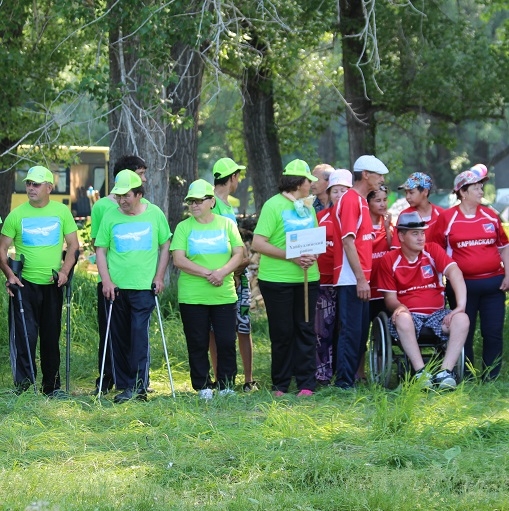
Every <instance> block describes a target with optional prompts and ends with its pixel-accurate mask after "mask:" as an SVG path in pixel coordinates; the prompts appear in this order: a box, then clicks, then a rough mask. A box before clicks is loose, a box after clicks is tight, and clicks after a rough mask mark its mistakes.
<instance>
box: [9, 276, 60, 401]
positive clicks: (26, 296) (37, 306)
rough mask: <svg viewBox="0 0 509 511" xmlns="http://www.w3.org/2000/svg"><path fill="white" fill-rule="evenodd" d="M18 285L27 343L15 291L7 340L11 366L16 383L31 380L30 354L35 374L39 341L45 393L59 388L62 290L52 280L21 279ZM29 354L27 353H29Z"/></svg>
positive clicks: (10, 306) (24, 384) (19, 384)
mask: <svg viewBox="0 0 509 511" xmlns="http://www.w3.org/2000/svg"><path fill="white" fill-rule="evenodd" d="M22 283H23V286H24V287H22V288H20V290H21V297H22V301H23V309H24V318H25V324H26V328H27V335H28V344H29V349H30V351H29V350H28V349H27V342H26V338H25V333H24V329H23V320H22V316H21V310H20V303H19V299H18V297H17V295H16V293H15V296H14V298H11V300H10V303H9V318H10V321H9V342H10V354H11V367H12V374H13V377H14V384H15V385H16V386H26V383H27V382H32V383H34V382H33V381H32V377H31V374H30V356H31V358H32V363H33V368H34V373H35V375H37V367H36V363H35V362H36V360H35V354H36V346H37V338H39V341H40V348H39V351H40V357H41V373H42V391H43V392H44V393H45V394H48V393H50V392H52V391H53V390H56V389H59V388H60V345H59V342H60V333H61V328H62V305H63V290H62V288H59V287H57V286H56V285H55V284H47V285H42V284H34V283H32V282H28V281H27V280H25V279H23V280H22ZM29 354H30V355H29Z"/></svg>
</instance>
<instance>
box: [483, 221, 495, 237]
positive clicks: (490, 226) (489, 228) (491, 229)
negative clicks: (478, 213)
mask: <svg viewBox="0 0 509 511" xmlns="http://www.w3.org/2000/svg"><path fill="white" fill-rule="evenodd" d="M482 227H483V229H484V232H486V233H488V234H492V233H494V232H495V225H494V224H492V223H491V222H490V223H489V224H483V226H482Z"/></svg>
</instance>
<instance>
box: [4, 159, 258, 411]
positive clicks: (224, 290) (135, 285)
mask: <svg viewBox="0 0 509 511" xmlns="http://www.w3.org/2000/svg"><path fill="white" fill-rule="evenodd" d="M244 168H245V167H244V166H242V165H237V164H236V163H235V162H234V161H233V160H231V159H230V158H221V159H220V160H218V161H217V162H216V164H215V165H214V169H213V173H214V181H215V187H214V186H213V185H212V184H210V183H208V182H207V181H205V180H203V179H199V180H197V181H194V182H193V183H191V184H190V186H189V189H188V193H187V195H186V197H185V202H186V204H187V205H188V207H189V217H188V218H187V219H185V220H183V221H182V222H180V223H179V224H178V225H177V226H176V229H175V234H174V235H172V233H171V231H170V227H169V225H168V221H167V219H166V217H165V215H164V213H163V212H162V211H161V210H160V208H158V207H157V206H155V205H154V204H151V203H150V202H149V201H148V200H146V199H145V198H144V194H145V189H144V183H146V181H147V178H146V172H147V165H146V164H145V162H144V160H143V159H142V158H140V157H138V156H131V155H129V156H124V157H122V158H120V159H119V160H118V161H117V162H116V163H115V166H114V169H113V174H114V177H115V184H114V187H113V189H112V190H111V193H110V194H109V195H108V196H107V197H104V198H102V199H100V200H98V201H97V202H96V203H95V204H94V207H93V209H92V215H91V223H92V226H91V237H92V241H93V245H94V247H95V250H96V256H97V267H98V271H99V279H98V280H99V281H98V285H97V315H98V326H99V350H98V369H99V376H98V378H97V380H96V389H95V392H94V394H95V395H99V394H104V393H107V392H109V391H110V390H111V389H112V388H113V386H115V387H116V389H117V390H119V391H121V392H120V393H118V394H117V395H116V396H115V398H114V401H115V402H117V403H122V402H126V401H129V400H132V399H135V400H146V399H147V393H148V392H149V391H150V387H149V383H150V378H149V366H150V348H149V321H150V316H151V314H152V311H153V310H154V308H155V298H156V295H158V294H160V293H161V291H162V290H163V289H164V276H165V272H166V268H167V266H168V263H169V260H170V253H172V254H173V260H174V264H175V266H176V267H177V268H179V269H180V270H181V271H180V276H179V282H178V294H179V298H178V299H179V308H180V314H181V318H182V323H183V328H184V333H185V336H186V342H187V348H188V354H189V365H190V373H191V383H192V386H193V388H194V389H195V390H196V391H198V394H199V396H200V397H201V398H204V399H210V398H211V397H212V396H213V392H214V389H217V391H218V392H219V394H228V393H231V392H233V391H234V390H233V389H234V385H235V377H236V373H237V364H236V348H235V340H236V336H237V335H236V331H237V330H238V333H239V345H240V351H241V355H242V360H243V364H244V373H245V382H244V385H243V390H244V391H251V390H254V389H256V388H258V383H257V382H256V381H254V380H253V376H252V338H251V325H250V318H249V305H250V291H249V284H248V275H247V271H248V270H247V265H248V262H249V259H248V257H247V253H246V248H245V245H244V243H243V241H242V238H241V236H240V232H239V229H238V227H237V224H236V218H235V215H234V213H233V209H232V208H231V206H230V204H229V203H228V196H229V194H230V193H233V192H234V191H235V189H236V187H237V186H238V178H239V174H240V172H241V170H242V169H244ZM53 179H54V177H53V173H52V172H51V171H50V170H49V169H47V168H45V167H42V166H36V167H32V168H31V169H29V171H28V173H27V177H26V179H25V183H26V188H27V195H28V202H26V203H25V204H23V205H22V206H20V207H18V208H16V209H14V210H13V211H12V212H11V213H10V214H9V215H8V217H7V218H6V221H5V223H4V225H3V228H2V234H1V236H0V268H1V269H2V271H3V272H4V274H5V276H6V277H7V282H6V289H7V292H8V293H9V294H10V296H11V297H12V298H14V291H19V292H20V293H21V297H22V300H23V305H21V303H19V302H17V301H16V300H14V299H12V300H10V312H9V314H10V321H9V328H10V340H11V342H10V351H11V363H12V370H13V377H14V383H15V390H16V392H18V393H21V392H23V391H25V390H27V389H28V388H29V387H30V386H31V385H35V379H36V376H37V369H36V367H35V348H36V344H37V339H38V338H39V340H40V359H41V372H42V385H41V391H42V392H43V393H44V394H45V395H47V396H49V397H61V396H62V395H63V394H64V393H63V391H62V389H61V385H60V371H59V368H60V350H59V339H60V327H61V312H62V304H63V293H62V287H63V286H64V285H65V284H66V282H67V278H68V276H69V274H70V272H71V269H72V267H73V265H74V264H75V256H74V254H75V252H76V251H79V243H78V238H77V233H76V232H77V227H76V223H75V222H74V219H73V217H72V214H71V212H70V210H69V209H68V208H67V207H66V206H65V205H63V204H61V203H58V202H56V201H51V200H50V197H49V196H50V193H51V191H52V187H53ZM216 194H217V195H216ZM64 239H65V242H66V245H67V252H66V253H67V255H66V256H65V259H64V260H63V262H62V248H63V242H64ZM170 243H171V246H170ZM12 245H13V246H14V248H15V253H16V258H17V260H18V261H20V260H23V273H22V275H21V272H20V271H19V270H17V268H18V266H19V265H15V264H13V261H12V260H11V259H10V258H9V257H8V249H9V248H10V246H12ZM25 326H26V327H27V329H26V330H25ZM209 351H210V352H211V354H212V355H211V357H210V359H212V365H213V372H214V375H215V381H213V380H212V378H211V375H210V362H209Z"/></svg>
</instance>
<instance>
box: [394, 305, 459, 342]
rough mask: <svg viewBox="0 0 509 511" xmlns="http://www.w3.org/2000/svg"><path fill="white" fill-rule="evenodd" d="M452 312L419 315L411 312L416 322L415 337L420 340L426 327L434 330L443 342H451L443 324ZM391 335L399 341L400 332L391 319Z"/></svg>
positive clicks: (444, 310) (444, 311)
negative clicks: (443, 328)
mask: <svg viewBox="0 0 509 511" xmlns="http://www.w3.org/2000/svg"><path fill="white" fill-rule="evenodd" d="M450 313H451V311H450V310H449V309H440V310H437V311H435V312H433V314H418V313H416V312H411V313H410V314H411V315H412V319H413V320H414V325H415V335H416V336H417V338H419V335H420V334H421V330H422V329H423V328H424V327H426V328H429V329H431V330H433V333H434V334H435V335H436V336H437V337H438V338H439V339H440V340H442V341H448V340H449V334H446V333H445V332H444V331H443V330H442V323H443V322H444V318H445V316H447V315H448V314H450ZM389 333H390V334H391V336H392V337H395V338H396V339H399V335H398V331H397V330H396V327H395V326H394V323H393V322H392V319H391V318H389Z"/></svg>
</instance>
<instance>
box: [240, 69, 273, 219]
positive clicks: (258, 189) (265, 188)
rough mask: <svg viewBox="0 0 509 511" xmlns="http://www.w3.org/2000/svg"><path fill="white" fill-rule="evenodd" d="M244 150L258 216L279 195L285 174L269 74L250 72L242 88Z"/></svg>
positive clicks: (249, 70)
mask: <svg viewBox="0 0 509 511" xmlns="http://www.w3.org/2000/svg"><path fill="white" fill-rule="evenodd" d="M242 96H243V99H244V105H243V108H242V118H243V121H244V122H243V125H244V132H243V135H244V146H245V148H246V153H247V161H248V172H249V175H250V177H251V180H252V183H253V193H254V199H255V208H256V212H257V213H259V212H260V210H261V208H262V206H263V204H264V203H265V201H266V200H267V199H269V198H270V197H272V196H273V195H274V194H275V193H277V191H278V182H279V176H280V175H281V172H282V165H281V155H280V152H279V143H278V134H277V127H276V123H275V120H274V97H273V82H272V78H271V76H270V74H269V72H267V71H263V70H260V69H253V68H250V69H248V71H247V74H246V77H245V81H244V85H243V87H242Z"/></svg>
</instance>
